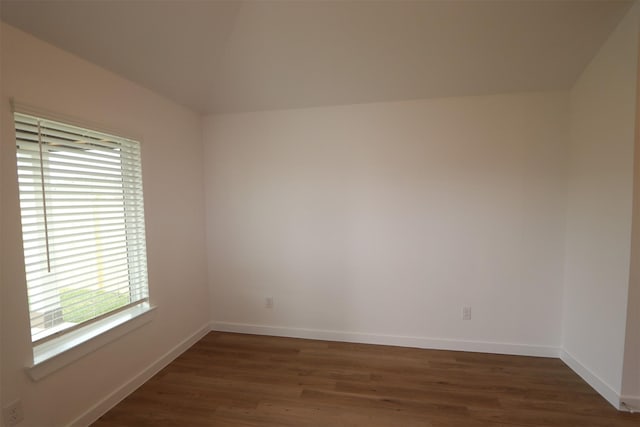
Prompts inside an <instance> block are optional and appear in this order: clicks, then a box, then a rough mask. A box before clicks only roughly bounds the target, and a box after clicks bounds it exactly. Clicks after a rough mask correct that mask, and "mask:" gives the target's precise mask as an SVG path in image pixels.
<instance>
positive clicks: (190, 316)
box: [0, 24, 209, 426]
mask: <svg viewBox="0 0 640 427" xmlns="http://www.w3.org/2000/svg"><path fill="white" fill-rule="evenodd" d="M1 35H2V42H1V43H2V46H1V47H2V57H1V59H2V70H1V71H2V97H1V99H0V110H1V114H2V161H3V163H2V183H3V188H2V196H3V200H2V209H3V211H2V245H3V246H2V253H3V256H2V299H1V301H2V303H1V304H2V317H3V319H2V327H3V330H2V338H3V341H2V398H3V401H4V402H10V401H12V400H14V399H16V398H20V399H22V402H23V407H24V412H25V416H26V419H25V423H24V424H23V425H24V426H46V425H65V424H67V423H69V422H70V421H72V420H73V419H75V418H76V417H78V416H79V415H81V414H82V413H83V412H84V411H86V410H87V409H88V408H90V407H91V406H92V405H94V404H96V403H97V402H99V401H100V400H101V399H103V398H105V397H106V396H107V395H108V394H109V393H111V392H113V391H114V390H116V389H117V388H118V387H120V386H122V385H123V384H125V383H127V382H128V381H129V380H131V378H133V377H135V376H136V375H138V374H139V373H140V372H141V371H143V370H144V369H145V368H147V367H148V366H149V365H150V364H151V363H152V362H154V361H156V360H157V359H158V358H160V357H161V356H162V355H163V354H165V353H166V352H168V351H169V350H170V349H172V348H173V347H174V346H176V345H178V344H179V343H180V342H181V341H182V340H184V339H185V338H186V337H189V336H190V335H192V334H194V333H196V332H197V331H200V330H201V328H202V327H203V325H208V321H209V304H208V289H207V283H206V267H205V256H204V253H205V240H204V236H203V229H204V203H203V196H202V191H203V167H202V145H201V127H200V118H199V116H198V115H196V114H195V113H192V112H190V111H188V110H187V109H185V108H183V107H180V106H178V105H175V104H173V103H172V102H170V101H168V100H166V99H164V98H162V97H160V96H158V95H156V94H154V93H152V92H150V91H148V90H146V89H143V88H141V87H139V86H137V85H134V84H132V83H130V82H128V81H126V80H124V79H122V78H120V77H118V76H116V75H114V74H111V73H109V72H107V71H105V70H103V69H100V68H98V67H96V66H94V65H92V64H90V63H87V62H85V61H83V60H80V59H78V58H77V57H74V56H72V55H70V54H68V53H65V52H63V51H61V50H59V49H57V48H55V47H52V46H50V45H48V44H45V43H43V42H41V41H38V40H36V39H34V38H33V37H31V36H29V35H26V34H25V33H23V32H21V31H18V30H16V29H14V28H12V27H9V26H7V25H4V24H2V33H1ZM10 96H13V97H15V98H16V100H17V101H19V102H22V103H25V104H29V105H32V106H35V107H40V108H42V109H46V110H49V111H52V112H56V113H59V114H64V115H68V116H73V117H77V118H79V119H82V120H86V121H89V122H97V123H102V124H104V125H106V126H109V127H113V128H116V129H121V130H122V131H123V132H125V133H126V134H127V135H135V136H138V137H141V138H142V140H143V148H142V159H143V182H144V190H145V194H144V197H145V210H146V225H147V248H148V266H149V286H150V293H151V301H152V303H153V304H156V305H157V306H158V309H157V311H156V312H155V316H154V320H153V321H152V322H151V323H149V324H147V325H145V326H143V327H141V328H140V329H137V330H135V331H133V332H132V333H130V334H129V335H127V336H125V337H123V338H121V339H120V340H117V341H115V342H112V343H110V344H108V345H107V346H105V347H102V348H101V349H99V350H97V351H95V352H93V353H91V354H89V355H87V356H86V357H84V358H82V359H80V360H78V361H77V362H75V363H73V364H72V365H69V366H67V367H66V368H63V369H62V370H60V371H57V372H55V373H53V374H51V375H50V376H48V377H46V378H44V379H43V380H41V381H39V382H32V381H31V380H30V379H29V378H28V377H27V374H26V373H25V370H24V366H25V365H26V364H28V363H29V361H30V358H31V344H30V333H29V320H28V313H27V299H26V285H25V277H24V265H23V257H22V246H21V233H20V216H19V215H20V213H19V206H18V194H17V183H16V181H17V179H16V171H15V143H14V139H13V131H12V118H11V114H10V111H9V99H8V97H10Z"/></svg>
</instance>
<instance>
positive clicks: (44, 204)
mask: <svg viewBox="0 0 640 427" xmlns="http://www.w3.org/2000/svg"><path fill="white" fill-rule="evenodd" d="M38 149H39V150H40V183H41V184H42V209H43V211H44V215H43V217H44V242H45V243H44V244H45V249H46V251H47V273H51V257H50V254H49V225H48V223H47V197H46V193H45V185H44V160H43V156H42V131H41V127H40V120H38Z"/></svg>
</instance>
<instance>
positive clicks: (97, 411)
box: [69, 324, 211, 427]
mask: <svg viewBox="0 0 640 427" xmlns="http://www.w3.org/2000/svg"><path fill="white" fill-rule="evenodd" d="M210 331H211V329H210V327H209V324H205V325H203V326H202V327H201V328H200V329H198V330H197V331H196V332H194V333H193V334H191V335H190V336H189V337H187V338H186V339H184V340H183V341H181V342H180V343H178V345H176V346H175V347H173V348H172V349H171V350H169V351H168V352H166V353H165V354H164V355H162V356H161V357H160V358H158V359H156V361H155V362H153V363H152V364H151V365H149V366H148V367H147V368H145V369H144V370H143V371H141V372H140V373H139V374H138V375H136V376H135V377H133V378H131V379H130V380H129V381H127V382H126V383H124V384H123V385H122V386H120V387H119V388H118V389H116V390H115V391H114V392H112V393H111V394H109V395H108V396H107V397H105V398H104V399H102V400H101V401H99V402H98V403H96V404H95V405H93V406H92V407H91V408H89V409H88V410H87V411H85V412H84V413H83V414H82V415H80V416H79V417H78V418H76V419H75V420H73V421H72V422H71V423H70V424H69V426H71V427H75V426H78V427H80V426H88V425H90V424H92V423H93V422H95V421H96V420H97V419H98V418H100V417H101V416H102V415H104V414H105V413H107V411H109V410H110V409H111V408H113V407H114V406H116V405H117V404H118V403H120V401H122V400H123V399H124V398H125V397H127V396H128V395H130V394H131V393H133V392H134V391H135V390H136V389H137V388H138V387H140V386H141V385H142V384H144V383H145V382H147V381H148V380H149V379H150V378H151V377H153V376H154V375H155V374H157V373H158V372H160V370H161V369H162V368H164V367H165V366H167V365H168V364H169V363H171V362H172V361H173V360H174V359H175V358H177V357H178V356H180V355H181V354H182V353H183V352H184V351H186V350H187V349H188V348H189V347H191V346H192V345H193V344H195V343H196V342H198V341H199V340H200V339H201V338H202V337H204V336H205V335H206V334H208V333H209V332H210Z"/></svg>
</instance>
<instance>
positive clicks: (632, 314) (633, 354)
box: [622, 13, 640, 408]
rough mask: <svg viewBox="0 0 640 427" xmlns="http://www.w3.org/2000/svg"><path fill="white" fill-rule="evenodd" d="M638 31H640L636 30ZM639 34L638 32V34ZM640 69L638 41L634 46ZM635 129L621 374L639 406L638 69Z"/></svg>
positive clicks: (624, 386)
mask: <svg viewBox="0 0 640 427" xmlns="http://www.w3.org/2000/svg"><path fill="white" fill-rule="evenodd" d="M637 16H638V19H639V20H640V13H638V14H637ZM639 33H640V31H639ZM639 36H640V34H639ZM637 49H638V61H639V66H638V70H640V43H638V46H637ZM636 95H637V96H636V126H635V127H636V132H635V150H634V157H635V165H634V171H635V174H634V185H633V226H632V235H631V260H630V262H631V274H630V278H629V298H628V302H627V331H626V340H625V355H624V368H623V374H622V395H623V399H624V400H625V401H627V402H628V403H629V404H631V405H633V406H634V407H636V408H640V71H639V72H637V75H636Z"/></svg>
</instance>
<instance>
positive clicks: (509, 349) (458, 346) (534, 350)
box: [211, 321, 560, 358]
mask: <svg viewBox="0 0 640 427" xmlns="http://www.w3.org/2000/svg"><path fill="white" fill-rule="evenodd" d="M211 330H213V331H220V332H238V333H243V334H256V335H273V336H280V337H290V338H306V339H316V340H327V341H343V342H353V343H361V344H379V345H393V346H401V347H415V348H425V349H433V350H456V351H471V352H479V353H497V354H511V355H518V356H537V357H556V358H557V357H559V356H560V349H559V348H557V347H551V346H538V345H528V344H511V343H495V342H484V341H463V340H450V339H441V338H423V337H409V336H399V335H380V334H370V333H362V332H343V331H330V330H322V329H302V328H290V327H282V326H264V325H252V324H246V323H231V322H218V321H213V322H211Z"/></svg>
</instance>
